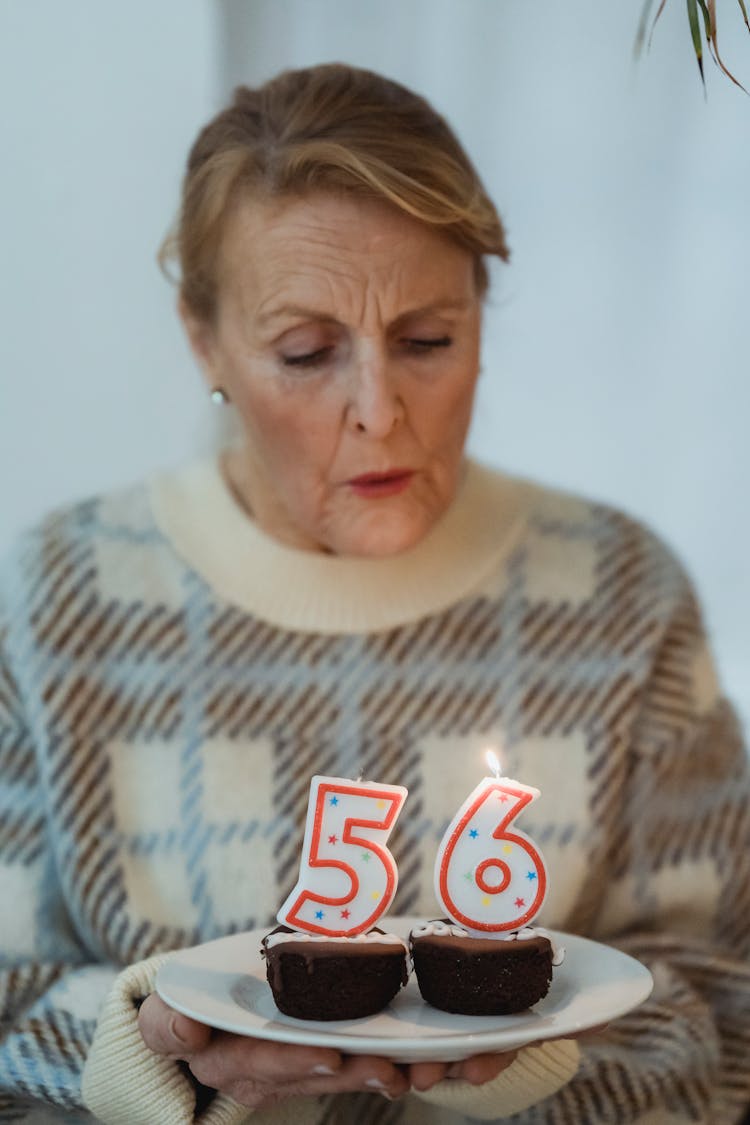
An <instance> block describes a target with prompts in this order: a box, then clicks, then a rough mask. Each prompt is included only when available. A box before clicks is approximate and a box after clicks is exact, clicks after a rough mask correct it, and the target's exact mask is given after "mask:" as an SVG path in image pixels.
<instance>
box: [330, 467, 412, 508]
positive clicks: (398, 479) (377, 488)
mask: <svg viewBox="0 0 750 1125" xmlns="http://www.w3.org/2000/svg"><path fill="white" fill-rule="evenodd" d="M413 476H414V472H413V470H412V469H391V470H390V471H389V472H387V473H363V474H362V476H360V477H352V479H351V480H348V481H347V482H346V483H347V484H348V485H349V487H350V488H351V490H352V492H355V493H356V494H357V496H362V497H364V498H365V499H370V500H376V499H378V498H380V497H384V496H396V495H397V494H398V493H399V492H403V491H404V490H405V489H406V488H408V487H409V484H410V483H411V479H412V477H413Z"/></svg>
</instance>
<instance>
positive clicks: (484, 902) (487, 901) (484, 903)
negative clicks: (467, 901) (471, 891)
mask: <svg viewBox="0 0 750 1125" xmlns="http://www.w3.org/2000/svg"><path fill="white" fill-rule="evenodd" d="M491 902H492V899H491V898H490V896H489V895H484V896H483V898H482V906H489V905H490V903H491Z"/></svg>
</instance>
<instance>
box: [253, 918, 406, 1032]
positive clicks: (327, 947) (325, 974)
mask: <svg viewBox="0 0 750 1125" xmlns="http://www.w3.org/2000/svg"><path fill="white" fill-rule="evenodd" d="M261 954H262V956H263V957H265V959H266V976H267V979H268V983H269V985H270V986H271V991H272V993H273V998H274V1000H275V1002H276V1007H277V1008H278V1009H279V1011H280V1012H283V1013H284V1014H285V1015H287V1016H293V1017H294V1018H295V1019H299V1020H352V1019H359V1018H361V1017H363V1016H371V1015H374V1014H375V1013H376V1012H379V1011H381V1010H382V1009H383V1008H385V1006H386V1005H387V1004H389V1003H390V1001H391V1000H392V999H393V997H394V996H395V995H396V994H397V993H398V991H399V989H400V988H401V987H402V986H403V985H405V984H406V981H407V977H408V968H407V954H408V948H407V945H406V942H405V941H404V940H403V938H400V937H397V936H396V935H395V934H386V933H384V932H383V931H382V930H379V929H377V928H375V929H372V930H369V931H368V932H367V933H364V934H358V935H357V936H356V937H341V938H338V937H323V936H320V935H317V934H305V933H300V932H299V931H297V930H291V929H289V928H288V927H287V926H277V927H276V929H275V930H272V931H271V932H270V933H269V934H267V935H266V936H265V937H264V938H263V941H262V949H261Z"/></svg>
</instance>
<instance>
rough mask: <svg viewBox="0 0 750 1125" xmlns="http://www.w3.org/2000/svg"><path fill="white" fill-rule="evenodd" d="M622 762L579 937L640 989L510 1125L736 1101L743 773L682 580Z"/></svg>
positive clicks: (745, 908) (722, 1122) (747, 1047)
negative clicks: (590, 917)
mask: <svg viewBox="0 0 750 1125" xmlns="http://www.w3.org/2000/svg"><path fill="white" fill-rule="evenodd" d="M627 754H628V758H629V763H628V781H627V784H626V787H625V789H624V790H623V792H622V794H621V795H620V796H618V800H619V801H620V809H621V811H620V814H619V818H618V825H619V829H618V834H617V836H616V838H613V839H612V840H611V841H610V848H609V855H608V860H607V867H606V868H605V872H606V878H607V886H606V892H605V894H604V895H603V898H604V903H603V906H602V908H601V911H600V914H599V917H598V918H597V919H596V920H595V921H594V924H593V926H592V928H591V931H592V932H591V934H590V936H592V937H594V938H597V939H598V940H601V941H604V942H608V943H609V944H611V945H615V946H618V947H619V948H621V949H622V950H624V951H626V952H627V953H629V954H631V955H632V956H634V957H636V958H638V959H639V960H640V961H642V962H643V963H644V964H645V965H647V966H648V967H649V968H650V970H651V972H652V974H653V977H654V991H653V993H652V995H651V996H650V998H649V999H648V1000H647V1001H646V1002H645V1003H644V1004H642V1005H641V1006H640V1007H638V1008H636V1009H635V1010H633V1011H632V1012H630V1013H629V1014H627V1015H626V1016H624V1017H622V1018H621V1019H618V1020H616V1021H614V1022H613V1023H611V1024H610V1026H609V1027H608V1028H607V1029H606V1030H605V1031H603V1032H602V1033H601V1034H599V1035H598V1036H597V1037H596V1038H594V1039H593V1040H592V1041H590V1043H588V1044H587V1045H586V1046H585V1048H584V1050H583V1051H582V1064H581V1067H580V1069H579V1071H578V1073H577V1075H576V1077H575V1078H574V1079H573V1080H572V1081H571V1082H570V1083H569V1084H568V1085H567V1086H565V1087H564V1088H563V1089H562V1090H561V1091H560V1093H559V1094H558V1095H557V1096H556V1097H555V1098H553V1099H551V1100H550V1101H549V1102H548V1103H544V1104H543V1105H542V1106H540V1107H538V1109H539V1112H538V1113H536V1114H534V1115H533V1116H532V1117H531V1118H529V1119H527V1118H526V1117H524V1118H523V1120H524V1125H525V1123H526V1122H527V1120H533V1122H534V1123H537V1122H539V1123H541V1122H544V1123H549V1125H552V1123H553V1122H554V1123H557V1122H567V1121H571V1120H580V1121H586V1122H588V1123H589V1125H600V1123H601V1125H604V1123H605V1122H610V1121H613V1120H617V1121H618V1122H620V1123H621V1125H647V1123H654V1122H657V1121H658V1122H659V1123H662V1125H677V1123H679V1122H684V1121H699V1122H701V1123H702V1125H734V1123H735V1122H738V1121H739V1120H741V1119H742V1117H743V1114H744V1113H745V1112H746V1110H747V1107H748V1105H749V1104H750V1068H748V1059H750V1019H748V1013H750V964H749V962H748V955H749V954H750V764H749V762H748V757H747V754H746V751H745V748H744V746H743V744H742V738H741V734H740V730H739V726H738V723H737V720H736V718H735V715H734V713H733V710H732V708H731V706H730V705H729V704H728V703H727V702H726V701H725V700H724V699H722V698H721V696H720V693H719V691H718V686H717V681H716V677H715V674H714V670H713V665H712V661H711V658H710V656H709V653H708V647H707V644H706V638H705V635H704V631H703V627H702V623H701V618H700V613H699V609H698V606H697V604H696V601H695V598H694V596H693V593H692V591H691V589H690V586H689V584H688V582H687V580H686V579H683V582H682V590H681V594H680V596H679V598H678V599H676V601H675V603H674V606H673V610H672V612H671V614H670V617H669V621H668V623H667V626H666V628H665V629H664V632H663V635H662V637H661V641H660V644H659V646H658V651H657V653H656V657H655V661H654V664H653V667H652V672H651V675H650V677H649V681H648V684H647V686H646V689H645V692H644V696H643V700H642V704H641V706H640V708H639V713H638V719H637V722H636V723H635V725H634V727H633V728H632V730H631V737H630V745H629V747H628V751H627Z"/></svg>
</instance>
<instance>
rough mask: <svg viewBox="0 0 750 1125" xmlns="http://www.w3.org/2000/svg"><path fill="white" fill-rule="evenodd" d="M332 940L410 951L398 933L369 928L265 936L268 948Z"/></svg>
mask: <svg viewBox="0 0 750 1125" xmlns="http://www.w3.org/2000/svg"><path fill="white" fill-rule="evenodd" d="M290 941H294V942H300V941H302V942H331V943H333V944H334V945H335V944H337V943H340V944H342V945H351V944H352V943H354V944H356V945H401V946H403V948H404V950H405V951H406V953H408V952H409V946H408V945H407V943H406V941H404V939H403V938H400V937H398V935H397V934H379V933H377V931H375V930H368V932H367V933H365V934H356V935H355V936H354V937H328V936H326V935H325V934H305V933H302V931H301V930H294V931H292V933H283V932H282V933H278V934H274V933H270V934H268V935H267V936H266V937H265V938H263V945H264V946H265V947H266V948H267V949H271V948H272V947H273V946H275V945H284V944H285V943H286V942H290Z"/></svg>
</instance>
